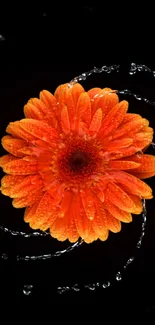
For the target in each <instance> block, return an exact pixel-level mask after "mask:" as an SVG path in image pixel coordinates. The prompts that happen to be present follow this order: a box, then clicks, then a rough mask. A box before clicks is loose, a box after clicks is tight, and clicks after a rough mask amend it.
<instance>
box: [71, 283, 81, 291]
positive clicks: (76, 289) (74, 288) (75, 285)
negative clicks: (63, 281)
mask: <svg viewBox="0 0 155 325" xmlns="http://www.w3.org/2000/svg"><path fill="white" fill-rule="evenodd" d="M71 289H73V290H74V291H80V287H79V285H78V284H77V283H76V284H74V285H73V286H72V287H71Z"/></svg>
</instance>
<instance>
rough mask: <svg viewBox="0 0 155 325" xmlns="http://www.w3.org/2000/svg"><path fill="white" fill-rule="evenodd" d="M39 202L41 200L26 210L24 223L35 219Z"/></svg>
mask: <svg viewBox="0 0 155 325" xmlns="http://www.w3.org/2000/svg"><path fill="white" fill-rule="evenodd" d="M39 202H40V200H39V201H37V202H35V203H34V204H33V205H31V206H28V207H27V208H26V209H25V213H24V221H25V222H30V221H31V220H32V219H33V218H34V217H35V213H36V209H37V207H38V204H39Z"/></svg>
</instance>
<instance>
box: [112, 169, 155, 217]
mask: <svg viewBox="0 0 155 325" xmlns="http://www.w3.org/2000/svg"><path fill="white" fill-rule="evenodd" d="M108 174H109V176H114V178H115V181H117V182H118V183H120V184H125V186H126V187H127V188H128V191H129V192H131V193H132V194H135V195H138V196H140V197H141V198H145V199H151V198H152V197H153V196H152V189H151V187H150V186H149V185H147V184H146V183H144V182H143V181H141V180H140V179H138V178H137V177H135V176H133V175H130V174H128V173H126V172H123V171H115V172H113V171H108ZM120 186H121V185H120ZM133 213H134V212H133Z"/></svg>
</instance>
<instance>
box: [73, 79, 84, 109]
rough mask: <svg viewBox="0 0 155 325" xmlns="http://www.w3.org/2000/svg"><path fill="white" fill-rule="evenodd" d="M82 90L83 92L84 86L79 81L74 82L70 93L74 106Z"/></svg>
mask: <svg viewBox="0 0 155 325" xmlns="http://www.w3.org/2000/svg"><path fill="white" fill-rule="evenodd" d="M84 92H85V90H84V88H83V87H82V86H81V85H80V84H79V83H76V84H75V85H73V86H72V88H71V93H72V96H73V101H74V106H75V108H76V105H77V102H78V100H79V97H80V95H81V94H82V93H84Z"/></svg>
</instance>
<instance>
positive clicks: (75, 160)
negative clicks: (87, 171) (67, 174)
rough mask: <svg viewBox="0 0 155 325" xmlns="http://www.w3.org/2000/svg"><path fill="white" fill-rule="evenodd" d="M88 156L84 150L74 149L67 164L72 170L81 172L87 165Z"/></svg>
mask: <svg viewBox="0 0 155 325" xmlns="http://www.w3.org/2000/svg"><path fill="white" fill-rule="evenodd" d="M89 162H90V157H89V155H88V154H87V153H86V152H82V151H79V150H78V151H76V152H74V153H73V154H72V155H71V157H70V158H69V166H70V169H71V170H72V171H73V172H81V171H82V169H84V168H85V167H87V166H88V164H89Z"/></svg>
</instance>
